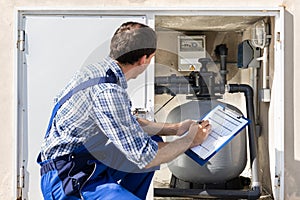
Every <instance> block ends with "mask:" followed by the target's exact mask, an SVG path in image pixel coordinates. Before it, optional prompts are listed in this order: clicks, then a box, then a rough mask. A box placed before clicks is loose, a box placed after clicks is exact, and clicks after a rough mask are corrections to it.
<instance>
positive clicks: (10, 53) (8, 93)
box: [0, 0, 300, 199]
mask: <svg viewBox="0 0 300 200" xmlns="http://www.w3.org/2000/svg"><path fill="white" fill-rule="evenodd" d="M281 4H285V6H286V9H287V10H288V11H289V12H290V13H291V16H292V19H293V20H294V34H293V37H294V38H293V39H294V41H293V42H292V44H293V53H294V55H300V36H299V34H297V33H298V31H300V27H299V26H296V25H299V24H300V2H299V1H297V0H287V1H284V2H283V3H282V1H281V0H264V1H261V0H252V1H238V0H228V1H226V4H225V2H224V1H223V0H215V1H211V0H202V1H195V0H185V1H180V0H169V1H154V0H152V1H150V0H148V1H147V0H110V1H107V0H85V1H80V0H65V1H60V0H45V1H37V0H23V1H16V0H0V47H1V48H0V102H1V103H0V113H1V114H0V127H1V131H0V137H1V139H0V155H1V160H0V177H1V179H0V199H14V197H15V192H16V191H15V190H16V189H15V187H16V177H14V175H15V170H16V169H15V159H16V150H15V148H16V146H15V145H16V136H15V135H16V124H15V123H16V120H15V119H16V103H17V102H15V101H14V100H15V99H16V94H17V93H16V91H15V89H16V85H15V83H16V80H15V78H16V77H15V74H14V73H15V68H16V57H15V47H16V44H15V42H16V41H15V37H16V22H17V19H16V13H15V12H16V10H17V9H18V8H32V9H43V8H44V9H56V8H57V9H65V10H67V9H87V8H89V9H91V8H92V9H97V8H103V7H104V6H105V7H113V6H115V5H118V6H127V7H132V6H137V7H145V6H146V7H147V6H148V7H167V8H169V7H170V6H171V7H174V6H176V7H184V6H186V7H196V6H198V7H231V8H232V7H240V6H244V7H262V6H265V7H277V6H280V5H281ZM296 58H297V56H294V60H293V61H292V62H291V63H292V64H293V74H294V75H293V74H290V76H292V75H293V77H292V78H294V87H293V88H294V91H293V92H291V93H292V94H293V99H292V100H291V102H294V106H290V111H291V112H293V113H294V114H293V116H294V119H293V122H294V123H292V124H291V127H293V128H292V129H291V130H290V131H289V132H288V134H286V138H285V146H286V149H285V156H286V163H285V176H286V183H285V184H286V186H288V187H286V192H285V197H286V198H285V199H300V194H299V193H297V192H298V190H299V189H298V187H299V184H297V183H299V180H300V175H299V174H300V170H299V165H300V164H299V163H300V133H299V131H300V116H298V115H297V113H299V112H300V105H297V102H299V101H300V90H299V89H298V90H297V85H299V84H300V80H299V78H298V77H299V76H300V68H299V65H300V61H298V60H297V59H296ZM297 66H298V67H297ZM285 98H290V97H289V96H285ZM294 166H296V167H298V168H296V167H294ZM297 185H298V186H297Z"/></svg>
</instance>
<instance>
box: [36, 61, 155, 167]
mask: <svg viewBox="0 0 300 200" xmlns="http://www.w3.org/2000/svg"><path fill="white" fill-rule="evenodd" d="M108 69H111V70H112V71H113V72H114V73H115V75H116V76H117V77H118V84H112V83H101V84H98V85H95V86H92V87H89V88H87V89H84V90H81V91H79V92H77V93H75V94H73V95H72V97H71V98H70V99H69V100H67V101H66V102H65V103H64V104H63V105H62V106H61V107H60V109H59V110H58V111H57V114H56V116H55V118H54V120H53V123H52V126H51V129H50V133H49V136H48V137H47V138H45V139H44V141H43V144H42V150H41V155H42V161H45V160H48V159H54V158H56V157H58V156H62V155H66V154H70V153H72V152H73V151H74V150H75V149H76V148H77V147H79V146H81V145H82V144H84V143H85V142H86V141H87V140H88V139H89V138H90V137H92V136H94V135H96V134H103V133H104V134H105V135H106V136H107V137H108V138H109V140H110V141H111V142H112V143H113V144H114V145H115V146H116V147H117V148H118V149H119V150H120V151H121V152H123V153H124V155H126V157H127V158H128V159H129V160H131V161H132V162H134V163H136V164H137V165H138V167H139V168H143V167H145V166H146V165H147V164H148V163H149V162H150V161H152V159H153V158H154V157H155V155H156V153H157V149H158V145H157V143H156V142H155V141H154V140H152V139H151V137H150V136H149V135H148V134H147V133H145V132H144V131H143V130H142V128H141V127H140V125H139V124H138V122H137V121H136V118H135V117H134V116H133V115H132V113H131V102H130V99H129V97H128V94H127V92H126V90H125V89H126V88H127V82H126V79H125V76H124V74H123V72H122V71H121V69H120V67H119V66H118V65H117V63H116V62H115V61H114V60H112V59H111V58H109V57H108V58H105V59H104V60H103V61H102V62H99V63H97V64H93V65H89V66H87V67H84V68H82V69H81V70H80V71H78V72H77V73H76V74H75V76H74V77H73V78H72V80H71V81H70V83H69V84H68V85H67V86H66V87H65V88H64V90H63V91H62V92H61V93H60V94H59V95H58V97H57V98H56V99H55V102H57V101H58V99H60V98H61V97H62V96H64V95H65V94H66V93H68V92H69V91H70V90H72V88H74V87H75V86H77V85H78V84H80V83H82V82H84V81H86V80H88V79H92V78H96V77H103V76H105V74H106V71H107V70H108ZM100 143H101V142H100Z"/></svg>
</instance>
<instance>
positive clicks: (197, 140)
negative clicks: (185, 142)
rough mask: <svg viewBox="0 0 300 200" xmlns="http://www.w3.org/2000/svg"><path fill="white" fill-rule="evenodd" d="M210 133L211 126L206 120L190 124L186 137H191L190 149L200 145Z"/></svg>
mask: <svg viewBox="0 0 300 200" xmlns="http://www.w3.org/2000/svg"><path fill="white" fill-rule="evenodd" d="M210 132H211V125H210V124H209V121H208V120H205V121H201V122H200V123H196V122H194V123H192V124H191V125H190V128H189V134H188V136H187V137H193V140H192V141H193V142H192V143H191V146H190V148H192V147H195V146H198V145H200V144H202V142H203V141H204V140H205V139H206V138H207V137H208V135H209V134H210Z"/></svg>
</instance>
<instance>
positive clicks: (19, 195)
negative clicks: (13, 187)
mask: <svg viewBox="0 0 300 200" xmlns="http://www.w3.org/2000/svg"><path fill="white" fill-rule="evenodd" d="M24 172H25V169H24V166H22V167H20V169H19V175H18V185H17V200H21V199H22V191H23V188H24V179H25V173H24Z"/></svg>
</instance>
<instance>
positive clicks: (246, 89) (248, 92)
mask: <svg viewBox="0 0 300 200" xmlns="http://www.w3.org/2000/svg"><path fill="white" fill-rule="evenodd" d="M228 92H229V93H238V92H242V93H244V94H245V96H247V97H253V89H252V87H251V86H250V85H246V84H229V85H228Z"/></svg>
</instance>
